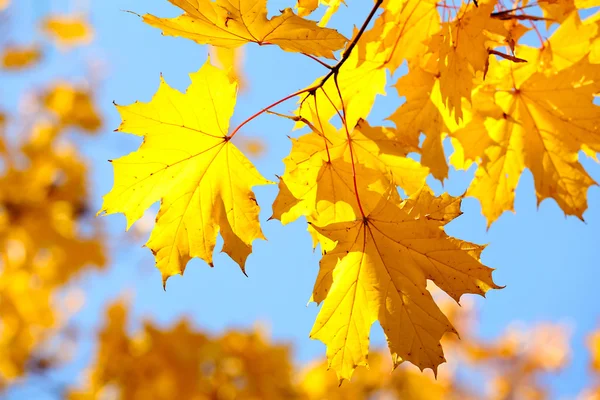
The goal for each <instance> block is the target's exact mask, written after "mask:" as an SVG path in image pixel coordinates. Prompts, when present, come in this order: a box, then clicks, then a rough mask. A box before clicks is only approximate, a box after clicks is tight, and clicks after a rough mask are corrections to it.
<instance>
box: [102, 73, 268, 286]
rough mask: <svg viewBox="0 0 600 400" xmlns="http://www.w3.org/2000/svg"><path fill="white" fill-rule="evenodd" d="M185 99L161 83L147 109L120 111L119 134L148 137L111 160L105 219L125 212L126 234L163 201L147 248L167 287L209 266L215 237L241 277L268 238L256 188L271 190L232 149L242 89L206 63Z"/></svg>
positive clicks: (141, 106) (132, 107)
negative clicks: (200, 265) (189, 268)
mask: <svg viewBox="0 0 600 400" xmlns="http://www.w3.org/2000/svg"><path fill="white" fill-rule="evenodd" d="M190 77H191V79H192V84H191V85H190V87H189V88H188V90H187V92H186V93H185V94H182V93H180V92H178V91H177V90H174V89H172V88H170V87H169V86H168V85H167V84H166V83H165V82H164V81H163V80H162V78H161V84H160V87H159V89H158V92H157V93H156V95H155V96H154V98H153V99H152V101H151V102H149V103H135V104H133V105H130V106H117V108H118V110H119V112H120V113H121V117H122V119H123V123H122V124H121V126H120V127H119V131H122V132H129V133H133V134H136V135H139V136H143V137H144V142H143V144H142V145H141V146H140V148H139V149H138V150H137V151H135V152H133V153H131V154H129V155H127V156H125V157H122V158H120V159H117V160H114V161H113V166H114V169H115V184H114V187H113V189H112V190H111V192H110V193H108V194H107V195H106V196H105V197H104V204H103V206H102V210H101V211H100V212H102V213H106V214H112V213H116V212H120V213H123V214H125V216H126V217H127V227H128V228H129V227H130V226H131V225H132V224H133V223H134V222H135V221H136V220H138V219H139V218H140V217H141V216H142V214H143V213H144V211H145V210H146V209H147V208H148V207H150V206H151V205H152V204H153V203H155V202H157V201H159V200H160V202H161V207H160V211H159V213H158V217H157V219H156V226H155V228H154V229H153V231H152V234H151V236H150V240H149V241H148V243H147V244H146V246H148V247H149V248H150V249H151V250H152V252H153V253H154V255H155V256H156V264H157V267H158V269H159V270H160V271H161V273H162V276H163V280H165V281H166V279H167V278H168V277H169V276H172V275H174V274H180V273H183V271H184V269H185V266H186V264H187V262H188V261H189V260H190V259H191V258H193V257H199V258H202V259H203V260H205V261H206V262H207V263H209V264H210V265H212V253H213V249H214V247H215V243H216V238H217V234H218V233H219V232H220V233H221V236H222V237H223V240H224V245H223V251H224V252H226V253H227V254H229V256H230V257H231V258H232V259H233V260H235V261H236V262H237V263H238V264H239V265H240V267H241V268H242V270H244V265H245V261H246V258H247V257H248V255H249V254H250V252H251V251H252V241H253V240H254V239H263V238H264V236H263V234H262V231H261V229H260V225H259V222H258V211H259V207H258V205H257V203H256V199H255V196H254V193H253V192H252V191H251V187H252V186H255V185H263V184H267V183H269V181H267V180H266V179H264V178H263V177H262V176H261V175H260V174H259V173H258V171H257V170H256V168H255V167H254V166H253V165H252V164H251V163H250V161H248V159H247V158H246V157H245V156H244V155H243V154H242V153H241V152H240V151H239V150H238V149H237V148H236V147H235V146H234V145H233V144H232V143H231V142H230V140H229V139H230V138H229V136H228V132H227V129H228V126H229V118H230V117H231V115H232V113H233V108H234V104H235V96H236V90H237V85H236V83H235V82H231V81H230V80H229V78H228V76H227V74H226V73H225V72H223V71H221V70H219V69H217V68H215V67H213V66H211V65H210V63H209V62H208V61H207V63H206V64H205V65H204V66H203V67H202V68H201V69H200V71H198V72H197V73H194V74H192V75H191V76H190Z"/></svg>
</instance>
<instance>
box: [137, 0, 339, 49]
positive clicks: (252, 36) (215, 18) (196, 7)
mask: <svg viewBox="0 0 600 400" xmlns="http://www.w3.org/2000/svg"><path fill="white" fill-rule="evenodd" d="M169 2H170V3H172V4H173V5H175V6H177V7H179V8H181V9H183V10H184V11H185V14H183V15H181V16H179V17H177V18H168V19H166V18H158V17H155V16H153V15H150V14H146V15H144V17H143V18H144V22H146V23H148V24H150V25H152V26H154V27H156V28H159V29H161V30H162V31H163V33H164V34H166V35H170V36H181V37H185V38H188V39H192V40H194V41H195V42H197V43H200V44H210V45H213V46H222V47H238V46H241V45H243V44H246V43H249V42H255V43H258V44H259V45H264V44H275V45H278V46H279V47H281V48H282V49H283V50H286V51H292V52H298V53H307V54H312V55H315V56H320V57H327V58H335V57H334V55H333V52H334V51H336V50H339V49H340V48H342V47H343V46H344V43H346V38H344V36H342V35H341V34H339V33H338V32H337V31H335V30H333V29H327V28H321V27H318V26H317V24H316V22H314V21H309V20H306V19H304V18H302V17H299V16H297V15H296V14H294V12H293V11H292V10H291V9H289V8H286V9H285V10H284V11H283V12H282V13H281V14H280V15H278V16H276V17H273V18H272V19H267V1H266V0H240V1H238V2H237V4H234V3H232V2H230V1H229V0H217V1H214V2H213V1H210V0H169Z"/></svg>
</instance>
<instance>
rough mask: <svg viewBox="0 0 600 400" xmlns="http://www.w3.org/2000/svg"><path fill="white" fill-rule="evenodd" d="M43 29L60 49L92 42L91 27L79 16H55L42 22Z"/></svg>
mask: <svg viewBox="0 0 600 400" xmlns="http://www.w3.org/2000/svg"><path fill="white" fill-rule="evenodd" d="M42 29H43V30H44V32H45V33H46V35H48V36H49V37H50V38H51V39H52V40H53V41H54V42H55V43H56V44H57V45H58V46H59V47H63V48H69V47H73V46H77V45H80V44H86V43H89V42H91V41H92V39H93V37H94V33H93V30H92V27H91V25H90V24H89V23H88V22H87V21H86V20H85V19H84V18H83V17H81V16H78V15H54V16H50V17H47V18H45V19H44V20H43V22H42Z"/></svg>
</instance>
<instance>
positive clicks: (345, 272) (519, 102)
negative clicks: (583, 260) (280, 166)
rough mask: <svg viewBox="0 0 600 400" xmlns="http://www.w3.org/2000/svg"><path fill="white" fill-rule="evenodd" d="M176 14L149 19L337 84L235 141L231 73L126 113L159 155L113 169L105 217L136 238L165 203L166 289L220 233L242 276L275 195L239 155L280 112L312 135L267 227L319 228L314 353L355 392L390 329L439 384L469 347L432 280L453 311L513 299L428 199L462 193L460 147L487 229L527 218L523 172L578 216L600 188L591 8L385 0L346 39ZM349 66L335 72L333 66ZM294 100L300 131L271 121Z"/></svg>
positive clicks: (303, 23)
mask: <svg viewBox="0 0 600 400" xmlns="http://www.w3.org/2000/svg"><path fill="white" fill-rule="evenodd" d="M169 1H170V2H171V3H172V4H174V5H175V6H177V7H179V8H180V9H182V10H183V11H184V13H183V14H182V15H181V16H179V17H177V18H160V17H156V16H154V15H144V16H143V21H144V22H146V23H147V24H150V25H151V26H154V27H157V28H159V29H161V30H162V32H163V33H164V34H165V35H171V36H180V37H184V38H188V39H191V40H194V41H195V42H197V43H199V44H205V45H211V46H216V47H222V48H226V49H234V48H238V47H240V46H242V45H245V44H247V43H252V42H253V43H257V44H259V45H261V46H262V45H275V46H279V47H280V48H281V49H283V50H285V51H289V52H296V53H302V54H304V55H306V56H308V57H310V58H312V59H314V60H315V61H316V62H319V63H320V64H321V65H323V67H324V68H326V69H327V72H326V74H325V75H323V76H322V77H319V78H318V79H316V80H315V81H314V83H313V84H311V85H309V86H307V87H306V88H305V89H301V90H299V91H297V92H295V93H293V94H291V95H289V96H286V97H285V98H283V99H281V100H278V101H276V102H274V103H273V104H271V105H269V106H267V107H265V108H263V109H262V110H259V111H258V112H257V113H256V114H254V115H252V116H251V117H249V118H248V119H246V120H245V121H244V122H243V123H242V124H240V125H239V126H237V127H235V128H233V129H230V128H229V119H230V117H231V115H232V114H233V111H234V104H235V99H236V92H237V83H236V81H235V79H233V78H232V76H233V75H232V74H231V73H228V72H227V71H223V70H220V69H218V68H215V67H213V66H212V65H211V63H210V61H207V62H206V64H205V65H204V66H203V67H202V68H201V69H200V70H199V71H198V72H197V73H194V74H192V75H191V80H192V83H191V85H190V87H189V88H188V90H187V92H186V93H185V94H182V93H180V92H178V91H177V90H174V89H172V88H170V87H169V86H168V85H167V84H166V83H165V82H164V81H163V80H162V79H161V83H160V87H159V89H158V92H157V93H156V95H155V96H154V98H153V99H152V101H150V102H149V103H138V102H136V103H135V104H132V105H129V106H118V110H119V112H120V114H121V117H122V120H123V122H122V124H121V126H120V127H119V129H118V130H119V131H122V132H127V133H131V134H134V135H138V136H141V137H143V139H144V141H143V144H142V145H141V146H140V148H139V150H137V151H135V152H133V153H131V154H129V155H127V156H125V157H122V158H120V159H118V160H114V161H113V162H112V163H113V166H114V171H115V182H114V188H113V189H112V190H111V192H110V193H108V194H107V195H106V196H105V197H104V204H103V206H102V210H101V212H103V213H107V214H111V213H123V214H125V216H126V217H127V226H128V227H130V226H131V225H132V224H133V223H134V222H135V221H136V220H138V219H139V218H140V217H141V216H142V215H143V213H144V212H145V211H146V210H147V209H148V208H149V207H150V206H151V205H152V204H153V203H155V202H157V201H160V202H161V207H160V211H159V213H158V216H157V218H156V226H155V227H154V229H153V231H152V233H151V236H150V239H149V241H148V243H147V247H148V248H149V249H150V250H151V251H152V252H153V253H154V255H155V257H156V264H157V267H158V269H159V270H160V271H161V273H162V275H163V281H164V282H166V280H167V278H169V277H170V276H172V275H174V274H182V273H183V271H184V269H185V266H186V264H187V263H188V261H189V260H190V259H191V258H194V257H198V258H201V259H203V260H205V261H206V262H207V263H208V264H209V265H211V266H212V253H213V250H214V247H215V243H216V238H217V235H218V234H219V233H220V235H221V236H222V238H223V241H224V245H223V251H224V252H225V253H227V254H228V255H229V256H231V258H232V259H233V260H234V261H236V262H237V263H238V264H239V265H240V267H241V268H242V271H244V270H245V262H246V259H247V257H248V255H249V254H250V253H251V251H252V242H253V241H254V240H255V239H263V238H264V236H263V234H262V231H261V227H260V223H259V218H258V214H259V207H258V205H257V203H256V200H255V196H254V193H253V192H252V187H253V186H256V185H264V184H269V183H271V182H269V181H268V180H266V179H265V178H263V177H262V176H261V175H260V174H259V172H258V171H257V170H256V168H255V167H254V166H253V165H252V164H251V162H250V161H249V160H248V159H247V158H246V157H245V155H244V154H243V153H242V152H241V151H239V149H237V148H236V146H235V145H234V144H232V142H231V139H232V138H233V137H234V136H235V135H236V134H237V133H238V132H239V131H240V130H241V129H242V128H243V127H244V126H245V125H246V124H247V123H248V122H250V121H251V120H253V119H254V118H256V117H258V116H259V115H261V114H264V113H267V112H270V113H273V114H276V115H279V116H280V117H282V118H288V119H290V120H292V121H294V122H295V123H296V127H307V128H308V129H309V130H310V132H309V133H307V134H304V135H302V136H300V137H298V138H296V139H292V150H291V153H290V154H289V156H288V157H286V158H285V159H284V163H285V173H284V174H283V175H282V176H281V178H280V180H279V195H278V196H277V199H276V200H275V203H274V204H273V217H272V218H275V219H279V220H280V221H281V222H282V223H284V224H287V223H289V222H292V221H294V220H296V219H298V218H299V217H305V218H306V220H307V222H308V224H309V225H308V229H309V231H310V233H311V234H312V236H313V238H314V244H315V246H316V245H320V248H321V251H322V253H323V258H322V261H321V267H320V272H319V275H318V277H317V280H316V284H315V287H314V291H313V295H312V300H314V301H315V302H317V303H321V302H322V303H323V305H322V308H321V310H320V313H319V315H318V317H317V321H316V323H315V325H314V327H313V330H312V333H311V337H313V338H315V339H319V340H321V341H323V342H324V343H325V344H326V345H327V356H328V360H329V366H330V367H332V368H333V369H335V371H336V372H337V375H338V378H339V379H340V380H342V379H349V378H350V377H351V375H352V373H353V371H354V369H355V368H356V366H359V365H367V355H368V348H369V332H370V328H371V325H372V324H373V323H374V322H375V321H379V323H380V324H381V326H382V327H383V329H384V332H385V335H386V337H387V340H388V344H389V348H390V352H391V353H392V358H393V364H394V366H397V365H398V364H400V363H401V362H403V361H409V362H411V363H413V364H415V365H417V366H418V367H419V368H421V369H424V368H431V369H433V370H434V371H436V370H437V367H438V365H439V364H440V363H442V362H444V360H445V358H444V353H443V351H442V347H441V344H440V340H441V339H442V337H443V336H444V334H445V333H448V332H450V333H455V332H456V330H455V328H454V327H453V326H452V324H451V323H450V321H449V320H448V318H447V317H446V316H445V315H444V313H443V312H442V311H441V310H440V307H439V306H438V305H437V304H436V302H435V301H434V299H433V297H432V295H431V294H430V292H429V291H428V289H427V287H426V286H427V281H428V280H429V281H433V282H434V283H435V284H436V285H437V286H438V287H440V288H441V289H442V290H443V291H445V292H446V293H447V294H448V295H450V296H451V297H452V298H453V299H454V300H456V301H457V302H458V301H459V299H460V298H461V296H462V295H463V294H466V293H473V294H480V295H484V294H485V293H486V292H487V291H488V290H489V289H493V288H498V286H497V285H496V284H495V283H494V282H493V280H492V277H491V272H492V270H491V269H490V268H488V267H486V266H484V265H482V264H481V263H480V261H479V257H480V254H481V252H482V250H483V246H479V245H476V244H473V243H469V242H465V241H462V240H459V239H455V238H452V237H449V236H448V235H447V234H446V233H445V232H444V226H445V225H446V224H447V223H449V222H450V221H452V220H453V219H455V218H456V217H458V216H459V215H460V203H461V198H454V197H451V196H449V195H447V194H443V195H441V196H435V195H434V194H433V192H432V190H431V189H429V187H428V186H427V184H426V183H425V180H426V178H427V177H428V175H429V174H431V175H432V176H433V177H434V178H437V179H439V180H443V179H445V178H446V177H447V175H448V168H449V166H448V161H447V160H446V157H445V154H444V146H443V140H444V139H445V138H447V137H450V138H451V141H452V144H453V148H454V152H453V154H452V155H451V157H450V159H449V162H450V164H451V165H452V166H454V167H455V168H457V169H466V168H469V167H470V166H471V165H476V172H475V177H474V179H473V181H472V182H471V185H470V188H469V189H468V191H467V193H466V195H468V196H473V197H476V198H478V199H479V200H480V202H481V205H482V210H483V214H484V215H485V216H486V218H487V220H488V223H489V224H491V223H492V222H493V221H495V220H496V219H497V218H498V217H499V216H500V214H501V213H502V212H504V211H506V210H512V209H513V203H514V192H515V188H516V186H517V183H518V180H519V178H520V176H521V174H522V173H523V171H524V170H525V168H528V169H529V170H530V171H531V172H532V174H533V177H534V181H535V190H536V194H537V198H538V201H542V200H543V199H545V198H548V197H551V198H553V199H555V200H556V202H557V203H558V205H559V206H560V207H561V208H562V209H563V210H564V212H565V213H566V214H570V215H575V216H577V217H579V218H582V216H583V212H584V210H585V209H586V207H587V200H586V192H587V189H588V188H589V187H590V186H591V185H593V184H594V181H593V180H592V178H591V177H590V176H589V175H588V174H587V173H586V171H585V170H584V169H583V167H582V166H581V164H580V163H579V162H578V157H579V152H580V151H583V152H585V154H587V155H588V156H591V157H595V154H596V152H597V151H599V150H600V141H599V138H600V136H599V134H598V133H599V132H598V130H599V124H598V121H599V117H600V111H599V110H600V109H599V108H598V107H597V106H596V105H595V104H594V103H593V100H594V95H595V94H596V93H597V92H598V91H599V89H600V87H599V86H598V85H599V84H600V83H599V82H600V79H599V78H600V76H599V74H600V66H599V65H598V63H599V62H600V61H599V60H600V59H599V58H598V44H599V43H600V32H599V24H598V21H597V18H596V17H591V18H588V19H585V20H582V19H581V16H580V10H583V9H587V8H591V7H595V6H600V2H598V1H595V0H539V1H538V2H530V1H527V0H517V1H514V2H510V4H508V3H506V2H504V1H502V0H479V1H471V0H466V1H464V2H462V4H460V5H454V3H452V4H449V3H447V2H446V1H434V0H376V1H375V2H374V5H373V8H372V10H371V12H370V13H369V14H368V15H367V16H366V18H365V21H364V24H363V25H362V26H361V27H360V28H358V29H355V31H354V33H353V35H352V37H351V38H350V39H347V38H345V37H344V36H342V35H341V34H340V33H338V32H337V31H335V30H333V29H330V28H326V27H325V25H326V24H327V22H328V21H329V19H330V18H331V17H332V16H333V15H334V14H335V12H336V10H337V9H338V8H339V6H340V3H341V2H340V1H336V0H328V1H325V0H321V1H317V0H300V1H299V3H298V5H297V10H298V14H296V13H295V12H294V11H293V10H292V9H285V10H283V11H281V12H280V14H278V15H276V16H274V17H273V18H271V19H269V18H267V4H266V0H241V1H239V2H237V3H235V4H234V3H231V2H229V1H226V0H216V1H210V0H169ZM319 4H321V5H324V6H326V7H327V11H326V13H325V16H324V17H323V19H322V20H321V21H320V23H316V22H315V21H312V20H310V19H307V18H305V16H307V15H310V14H311V13H312V11H314V10H315V9H317V7H318V6H319ZM350 7H352V5H350ZM549 29H552V30H553V33H552V34H551V35H550V34H549V32H550V31H549ZM528 32H530V33H529V36H533V37H535V35H537V36H538V37H539V42H540V43H539V47H531V46H528V45H525V44H523V43H522V42H523V37H526V36H527V34H528ZM542 32H543V35H544V36H549V38H548V39H544V36H542ZM338 51H339V53H338V59H337V60H336V61H335V64H333V65H330V64H328V63H327V61H324V60H323V59H335V58H336V52H338ZM404 65H406V66H407V70H406V69H405V68H404V67H403V66H404ZM405 71H407V72H406V73H405V74H404V75H403V76H401V77H400V78H399V79H397V81H396V83H395V87H396V89H397V90H398V94H399V95H400V96H401V97H404V98H405V101H404V102H403V103H402V104H399V107H398V109H397V110H396V111H395V112H394V113H393V114H392V115H390V117H389V120H390V121H392V122H393V123H394V124H395V127H389V126H373V125H371V124H369V123H368V122H367V121H366V118H367V117H368V115H369V113H370V110H371V108H372V107H373V105H374V102H375V100H376V98H377V96H378V95H383V94H385V90H386V84H387V82H388V79H389V74H392V75H394V74H399V73H400V72H405ZM290 99H297V100H298V104H299V106H298V109H297V110H296V112H295V113H294V115H283V114H279V113H275V112H273V111H272V109H273V108H274V107H276V106H277V105H279V104H281V103H283V102H285V101H287V100H290ZM421 135H424V137H425V139H424V141H422V143H421V140H420V137H421ZM409 154H416V155H417V157H413V156H411V157H409ZM417 159H418V161H417ZM398 188H400V189H401V190H402V193H404V194H405V195H406V196H405V197H404V198H402V197H401V196H400V194H399V191H398V190H397V189H398Z"/></svg>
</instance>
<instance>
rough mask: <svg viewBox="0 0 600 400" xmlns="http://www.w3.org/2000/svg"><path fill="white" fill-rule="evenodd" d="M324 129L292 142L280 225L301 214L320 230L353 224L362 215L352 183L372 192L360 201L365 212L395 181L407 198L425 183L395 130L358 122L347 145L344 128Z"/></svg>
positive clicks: (278, 205)
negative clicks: (340, 224) (335, 223)
mask: <svg viewBox="0 0 600 400" xmlns="http://www.w3.org/2000/svg"><path fill="white" fill-rule="evenodd" d="M323 128H324V129H323V131H322V132H313V133H310V134H307V135H303V136H301V137H300V138H299V139H292V150H291V152H290V155H289V156H288V157H286V158H285V159H284V162H285V164H286V171H285V174H284V175H283V176H282V178H281V181H282V183H281V185H283V186H280V189H281V190H280V194H279V195H278V197H277V198H276V199H275V203H274V204H273V218H277V219H280V220H281V221H282V223H284V224H285V223H289V222H291V221H294V220H296V219H297V218H299V217H300V216H302V215H304V216H307V217H310V219H309V220H310V221H311V222H314V223H316V224H318V225H326V224H330V223H333V222H341V221H349V220H353V219H354V218H356V216H357V215H359V214H360V213H359V206H358V204H357V200H356V195H355V187H354V186H355V185H354V181H356V182H357V184H359V185H360V186H361V187H368V188H369V191H367V193H365V194H363V198H362V199H361V200H362V203H363V204H362V207H363V209H365V210H372V209H373V208H374V207H375V206H376V205H377V203H378V202H379V199H380V198H381V194H380V193H382V192H385V191H386V190H387V188H388V187H389V186H390V184H391V183H392V182H393V184H394V185H397V186H400V187H401V188H402V189H403V190H404V191H405V192H406V193H408V194H412V193H414V192H416V191H418V190H420V189H421V188H422V187H423V185H424V184H425V178H426V177H427V174H428V170H427V168H424V167H422V166H421V165H419V163H418V162H416V161H414V160H412V159H409V158H407V157H406V154H407V153H408V152H409V151H411V150H412V148H411V147H410V145H408V144H406V143H404V142H403V141H402V140H401V138H399V137H398V136H396V135H395V132H394V131H393V130H389V129H387V128H383V127H371V126H369V125H368V123H367V122H366V121H364V120H360V121H359V123H358V124H357V126H356V128H355V129H354V131H353V132H352V133H351V135H350V141H348V139H347V138H346V135H345V130H344V129H342V130H337V129H335V128H334V127H333V126H331V125H329V124H323ZM350 147H352V149H350ZM290 196H291V197H290ZM292 198H294V199H296V200H297V201H294V200H292Z"/></svg>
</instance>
